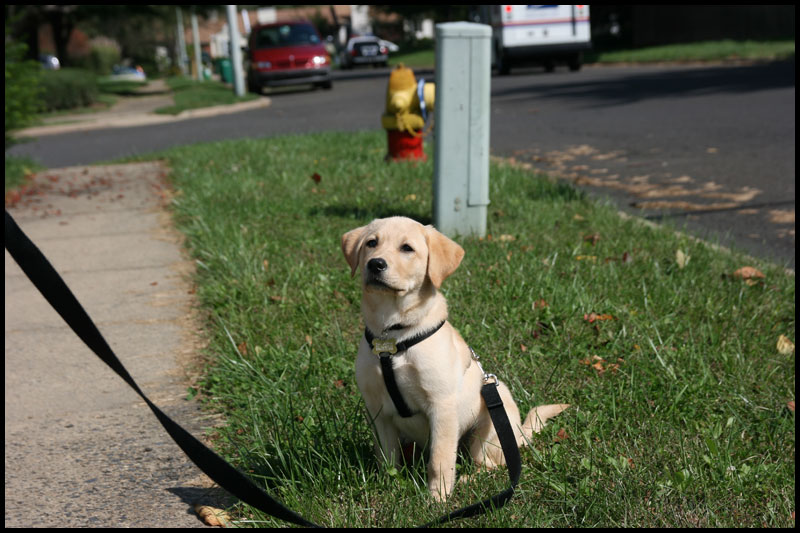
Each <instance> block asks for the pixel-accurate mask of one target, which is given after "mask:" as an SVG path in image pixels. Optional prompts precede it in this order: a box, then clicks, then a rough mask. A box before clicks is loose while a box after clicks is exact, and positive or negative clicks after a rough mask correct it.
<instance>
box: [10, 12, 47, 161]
mask: <svg viewBox="0 0 800 533" xmlns="http://www.w3.org/2000/svg"><path fill="white" fill-rule="evenodd" d="M27 49H28V47H27V46H26V45H25V44H24V43H20V42H17V41H15V40H14V39H12V38H11V36H10V35H9V24H8V22H6V56H5V59H6V64H5V67H6V68H5V70H6V83H5V100H6V115H5V116H6V149H7V148H8V147H9V146H11V144H13V142H14V139H13V137H12V133H13V131H14V130H17V129H20V128H24V127H25V126H28V125H29V124H30V123H31V122H32V121H33V119H34V118H35V116H36V113H37V112H38V111H39V109H40V106H41V100H40V99H39V92H40V90H41V89H40V88H39V74H40V72H41V70H42V68H41V66H40V65H39V63H38V62H36V61H31V60H27V59H25V55H26V53H27Z"/></svg>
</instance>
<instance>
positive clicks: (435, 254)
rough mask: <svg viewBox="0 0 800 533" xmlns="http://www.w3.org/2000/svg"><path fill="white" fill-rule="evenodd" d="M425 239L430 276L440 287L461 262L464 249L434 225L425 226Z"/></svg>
mask: <svg viewBox="0 0 800 533" xmlns="http://www.w3.org/2000/svg"><path fill="white" fill-rule="evenodd" d="M425 240H426V241H427V242H428V278H430V280H431V283H433V285H434V287H436V288H437V289H438V288H439V287H441V286H442V282H443V281H444V280H445V279H447V277H448V276H449V275H450V274H452V273H453V272H455V270H456V269H457V268H458V265H460V264H461V260H462V259H463V258H464V249H463V248H462V247H461V246H459V245H458V243H456V242H453V241H452V240H450V239H449V238H448V237H447V236H445V235H443V234H442V233H439V232H438V231H437V230H436V229H434V227H433V226H425Z"/></svg>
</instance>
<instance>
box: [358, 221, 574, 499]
mask: <svg viewBox="0 0 800 533" xmlns="http://www.w3.org/2000/svg"><path fill="white" fill-rule="evenodd" d="M342 251H343V252H344V256H345V258H346V259H347V262H348V264H349V265H350V268H351V269H352V275H353V276H355V273H356V271H357V270H358V269H359V268H360V269H361V281H362V286H363V296H362V300H361V311H362V313H363V316H364V324H365V326H366V328H367V331H366V332H365V337H364V338H363V339H362V340H361V344H360V346H359V349H358V357H357V359H356V381H357V382H358V388H359V390H360V391H361V394H362V396H363V397H364V403H365V404H366V408H367V411H368V413H369V416H370V419H371V420H372V421H373V423H374V427H375V430H376V433H377V435H376V436H377V442H376V445H377V449H376V451H377V453H378V454H379V456H380V455H383V457H385V458H386V460H387V461H389V462H390V463H393V464H397V463H398V461H399V460H400V459H401V453H402V452H401V442H407V441H414V442H416V443H418V444H420V445H424V444H426V443H429V445H430V459H429V462H428V489H429V491H430V493H431V495H432V496H433V497H434V498H435V499H437V500H440V501H441V500H444V499H446V498H447V497H448V495H449V494H450V492H451V491H452V489H453V484H454V482H455V467H456V453H457V449H458V445H459V441H460V440H461V439H462V437H465V436H467V437H468V439H469V440H467V441H466V443H467V445H468V448H469V452H470V455H471V456H472V459H473V460H474V461H475V462H476V464H477V465H479V467H483V468H493V467H495V466H497V465H502V464H505V459H504V457H503V451H502V449H501V448H500V444H499V441H498V438H497V434H496V433H495V429H494V426H493V425H492V421H491V419H490V417H489V413H488V410H487V408H486V406H485V404H484V402H483V400H482V398H481V394H480V390H481V387H482V385H483V382H484V374H483V371H482V370H481V369H480V367H479V365H478V364H477V361H476V360H475V359H473V357H472V353H471V351H470V348H469V347H468V346H467V344H466V343H465V342H464V340H463V339H462V338H461V335H459V333H458V331H456V330H455V328H453V327H452V326H451V325H450V324H449V322H447V303H446V301H445V298H444V296H443V295H442V294H441V293H440V292H439V287H440V286H441V285H442V282H443V281H444V280H445V278H447V277H448V276H449V275H450V274H452V273H453V272H454V271H455V270H456V268H458V265H459V264H460V263H461V259H462V258H463V257H464V250H463V248H461V246H459V245H458V244H457V243H455V242H453V241H452V240H450V239H449V238H447V237H446V236H445V235H443V234H441V233H439V232H438V231H436V230H435V229H434V228H433V227H432V226H423V225H422V224H420V223H418V222H416V221H414V220H411V219H409V218H405V217H392V218H385V219H378V220H373V221H372V222H371V223H370V224H369V225H367V226H363V227H360V228H356V229H354V230H352V231H349V232H347V233H345V234H344V235H343V236H342ZM367 337H369V338H370V341H371V344H372V345H370V342H368V340H367ZM404 342H407V343H409V344H411V346H410V347H407V348H406V349H404V350H403V348H405V346H403V344H404ZM395 347H396V348H395ZM393 348H395V349H397V348H399V349H398V351H397V352H396V353H394V355H392V356H391V359H390V360H391V363H389V364H390V365H391V366H392V368H393V372H394V380H395V382H396V390H398V391H399V396H401V398H402V399H401V400H400V402H401V403H404V404H405V405H401V407H400V408H399V407H398V405H397V403H396V401H393V399H392V397H391V396H390V393H389V391H388V390H387V385H386V384H385V383H384V377H383V368H382V366H381V362H380V360H379V359H380V358H379V357H378V353H379V352H381V351H391V350H392V349H393ZM373 350H375V351H373ZM390 373H391V372H390ZM498 387H499V389H498V391H499V393H500V397H501V398H502V400H503V404H504V406H505V410H506V413H507V415H508V418H509V420H510V422H511V425H512V427H513V428H514V432H515V435H516V438H517V443H518V445H520V446H521V445H524V444H525V441H526V439H530V438H531V434H532V433H533V432H534V431H536V432H538V431H539V430H540V429H541V428H542V426H543V425H544V422H545V421H546V420H547V419H549V418H551V417H553V416H555V415H557V414H558V413H560V412H561V411H563V410H564V409H566V408H567V407H568V406H567V405H564V404H558V405H545V406H540V407H537V408H535V409H533V410H532V411H531V412H530V413H528V416H527V417H526V418H525V422H524V423H520V414H519V409H518V408H517V406H516V404H515V403H514V400H513V399H512V397H511V393H510V392H509V390H508V387H506V386H505V385H504V384H503V383H500V382H498ZM401 411H402V412H401Z"/></svg>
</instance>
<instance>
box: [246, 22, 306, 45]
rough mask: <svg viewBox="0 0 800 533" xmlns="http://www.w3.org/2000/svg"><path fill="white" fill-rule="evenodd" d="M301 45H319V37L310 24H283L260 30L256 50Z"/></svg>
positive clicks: (256, 40)
mask: <svg viewBox="0 0 800 533" xmlns="http://www.w3.org/2000/svg"><path fill="white" fill-rule="evenodd" d="M299 44H319V36H318V35H317V32H316V31H315V30H314V27H313V26H311V25H310V24H283V25H281V26H270V27H268V28H261V29H259V30H258V33H257V34H256V38H255V48H275V47H278V46H294V45H299Z"/></svg>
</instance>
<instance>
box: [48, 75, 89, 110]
mask: <svg viewBox="0 0 800 533" xmlns="http://www.w3.org/2000/svg"><path fill="white" fill-rule="evenodd" d="M41 87H42V89H43V90H44V92H43V93H42V101H43V104H44V109H45V110H46V111H57V110H60V109H74V108H77V107H87V106H90V105H92V104H93V103H94V102H95V101H97V96H98V94H99V91H98V89H97V78H96V76H95V75H94V73H92V72H90V71H88V70H81V69H72V68H65V69H61V70H48V71H45V72H43V73H42V78H41Z"/></svg>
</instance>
